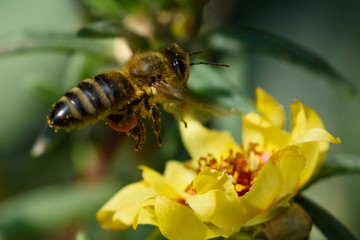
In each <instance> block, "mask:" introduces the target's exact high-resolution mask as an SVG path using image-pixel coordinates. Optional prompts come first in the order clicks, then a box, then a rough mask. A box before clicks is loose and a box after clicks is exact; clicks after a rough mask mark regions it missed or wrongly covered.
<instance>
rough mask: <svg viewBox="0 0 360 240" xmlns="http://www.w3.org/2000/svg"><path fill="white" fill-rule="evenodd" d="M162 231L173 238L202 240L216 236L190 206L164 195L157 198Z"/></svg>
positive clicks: (158, 218) (169, 237)
mask: <svg viewBox="0 0 360 240" xmlns="http://www.w3.org/2000/svg"><path fill="white" fill-rule="evenodd" d="M155 214H156V218H157V220H158V224H159V229H160V232H161V233H162V234H163V235H164V236H165V237H166V238H168V239H172V240H183V239H189V240H192V239H193V240H201V239H208V238H213V237H216V236H217V235H215V234H214V233H213V232H212V231H211V230H210V229H209V228H208V227H207V226H206V225H205V224H204V223H203V222H202V221H201V220H200V219H199V218H198V217H197V216H196V215H195V214H194V213H193V212H192V211H191V210H190V209H189V208H188V207H186V206H184V205H182V204H180V203H178V202H176V201H174V200H171V199H169V198H167V197H164V196H157V197H156V198H155Z"/></svg>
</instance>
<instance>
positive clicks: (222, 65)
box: [190, 62, 230, 67]
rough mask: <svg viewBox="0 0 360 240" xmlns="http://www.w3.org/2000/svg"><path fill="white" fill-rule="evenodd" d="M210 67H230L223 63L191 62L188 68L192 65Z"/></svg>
mask: <svg viewBox="0 0 360 240" xmlns="http://www.w3.org/2000/svg"><path fill="white" fill-rule="evenodd" d="M201 64H203V65H212V66H219V67H230V66H229V65H227V64H225V63H214V62H192V63H190V66H192V65H201Z"/></svg>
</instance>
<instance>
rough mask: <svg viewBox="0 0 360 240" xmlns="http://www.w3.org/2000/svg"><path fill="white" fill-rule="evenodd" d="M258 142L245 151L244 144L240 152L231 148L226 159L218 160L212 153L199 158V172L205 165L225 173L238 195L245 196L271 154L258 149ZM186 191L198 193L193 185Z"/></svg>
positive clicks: (251, 144)
mask: <svg viewBox="0 0 360 240" xmlns="http://www.w3.org/2000/svg"><path fill="white" fill-rule="evenodd" d="M257 146H258V144H257V143H250V144H249V147H248V149H247V150H246V151H245V150H244V146H243V145H241V146H240V151H239V152H234V150H233V149H230V150H229V155H228V157H227V158H225V159H219V160H217V159H216V158H215V157H214V156H212V155H211V154H209V155H207V156H206V157H200V158H199V160H198V169H196V172H197V173H199V172H200V171H201V170H203V169H204V168H205V167H209V168H211V169H214V170H217V171H220V172H223V173H225V174H226V175H227V176H228V177H229V178H230V180H231V181H232V183H233V184H234V188H235V190H236V192H237V193H238V196H239V197H240V196H243V195H244V194H246V193H247V192H248V191H250V189H251V187H252V185H253V184H254V183H255V181H256V178H257V174H258V172H259V170H260V169H261V168H262V167H263V166H264V164H265V163H266V161H267V160H268V159H269V157H270V155H269V154H267V153H263V152H260V151H257V150H256V147H257ZM186 192H188V193H189V194H190V193H193V194H196V192H195V191H194V189H193V188H192V186H191V185H190V186H188V188H187V189H186Z"/></svg>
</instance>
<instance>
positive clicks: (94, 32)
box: [77, 21, 128, 37]
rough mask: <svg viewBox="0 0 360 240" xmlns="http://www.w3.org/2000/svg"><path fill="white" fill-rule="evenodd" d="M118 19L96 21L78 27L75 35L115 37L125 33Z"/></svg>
mask: <svg viewBox="0 0 360 240" xmlns="http://www.w3.org/2000/svg"><path fill="white" fill-rule="evenodd" d="M127 33H128V31H126V30H125V29H124V28H123V26H122V24H121V23H120V22H118V21H98V22H93V23H90V24H88V25H86V26H85V27H82V28H80V30H79V31H78V32H77V35H78V36H80V37H117V36H124V35H125V34H127Z"/></svg>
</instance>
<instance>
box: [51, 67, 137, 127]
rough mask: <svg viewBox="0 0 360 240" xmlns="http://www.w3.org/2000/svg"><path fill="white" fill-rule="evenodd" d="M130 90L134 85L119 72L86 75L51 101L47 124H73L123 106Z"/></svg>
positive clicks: (63, 125)
mask: <svg viewBox="0 0 360 240" xmlns="http://www.w3.org/2000/svg"><path fill="white" fill-rule="evenodd" d="M133 94H134V88H133V86H132V85H131V84H130V82H129V81H128V80H127V79H126V78H125V77H124V76H123V75H122V74H121V73H120V72H111V73H104V74H100V75H97V76H95V77H93V78H91V79H90V78H89V79H85V80H84V81H82V82H81V83H80V84H79V85H78V86H76V87H74V88H72V89H71V90H70V91H68V92H67V93H66V94H65V95H64V96H63V97H61V98H60V100H59V101H58V102H57V103H55V104H54V105H53V109H52V111H51V115H50V118H49V125H50V126H53V127H55V128H73V127H78V126H81V125H84V124H86V123H88V122H92V121H96V120H99V119H102V118H105V117H106V116H107V115H108V114H110V113H111V111H112V110H114V108H115V107H120V108H121V107H122V106H121V105H124V106H125V104H126V103H127V102H128V101H126V100H129V99H130V98H131V96H132V95H133ZM119 105H120V106H119Z"/></svg>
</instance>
